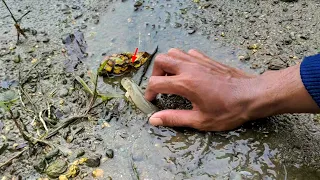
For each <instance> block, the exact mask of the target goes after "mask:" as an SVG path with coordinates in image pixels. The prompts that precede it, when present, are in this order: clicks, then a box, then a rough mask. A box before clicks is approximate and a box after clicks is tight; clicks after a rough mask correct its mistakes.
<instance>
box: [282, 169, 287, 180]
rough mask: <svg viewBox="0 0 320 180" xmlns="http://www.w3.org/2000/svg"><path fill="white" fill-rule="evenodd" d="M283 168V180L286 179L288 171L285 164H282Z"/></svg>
mask: <svg viewBox="0 0 320 180" xmlns="http://www.w3.org/2000/svg"><path fill="white" fill-rule="evenodd" d="M283 169H284V180H287V176H288V173H287V169H286V166H285V165H283Z"/></svg>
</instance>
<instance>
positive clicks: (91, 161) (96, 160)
mask: <svg viewBox="0 0 320 180" xmlns="http://www.w3.org/2000/svg"><path fill="white" fill-rule="evenodd" d="M101 157H102V156H101V155H94V156H93V157H90V158H88V160H87V161H86V165H87V166H88V167H98V166H99V165H100V159H101Z"/></svg>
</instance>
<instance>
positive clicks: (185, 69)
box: [145, 49, 255, 131]
mask: <svg viewBox="0 0 320 180" xmlns="http://www.w3.org/2000/svg"><path fill="white" fill-rule="evenodd" d="M253 77H255V76H253V75H248V74H245V73H244V72H242V71H240V70H238V69H235V68H231V67H229V66H226V65H223V64H221V63H219V62H216V61H213V60H211V59H210V58H209V57H207V56H206V55H204V54H202V53H200V52H198V51H196V50H190V51H189V52H188V53H185V52H183V51H181V50H179V49H170V50H169V52H168V53H167V54H160V55H158V56H157V57H156V59H155V63H154V68H153V72H152V76H151V77H150V80H149V84H148V87H147V90H146V93H145V97H146V99H148V100H150V101H151V100H152V99H154V98H155V97H156V95H157V94H158V93H164V94H176V95H180V96H183V97H185V98H187V99H188V100H190V101H191V102H192V105H193V109H192V110H163V111H160V112H157V113H155V114H153V115H152V116H151V117H150V120H149V122H150V123H151V124H152V125H155V126H158V125H162V126H185V127H192V128H195V129H199V130H212V131H221V130H230V129H233V128H235V127H237V126H239V125H241V124H243V123H244V122H245V121H247V120H248V119H249V117H248V114H247V111H246V109H247V106H248V101H249V97H250V94H248V92H249V91H247V89H248V88H249V87H250V82H251V81H250V80H251V79H252V78H253Z"/></svg>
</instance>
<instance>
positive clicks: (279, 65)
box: [268, 59, 287, 70]
mask: <svg viewBox="0 0 320 180" xmlns="http://www.w3.org/2000/svg"><path fill="white" fill-rule="evenodd" d="M286 67H287V64H286V63H284V62H283V61H282V60H280V59H273V60H272V61H271V62H270V63H269V65H268V69H270V70H279V69H283V68H286Z"/></svg>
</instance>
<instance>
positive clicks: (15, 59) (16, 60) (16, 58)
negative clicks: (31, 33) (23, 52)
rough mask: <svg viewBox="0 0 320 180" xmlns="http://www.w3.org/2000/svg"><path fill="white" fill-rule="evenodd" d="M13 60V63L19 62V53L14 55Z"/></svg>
mask: <svg viewBox="0 0 320 180" xmlns="http://www.w3.org/2000/svg"><path fill="white" fill-rule="evenodd" d="M13 62H15V63H20V62H21V57H20V55H19V54H18V55H17V56H15V57H14V59H13Z"/></svg>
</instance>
